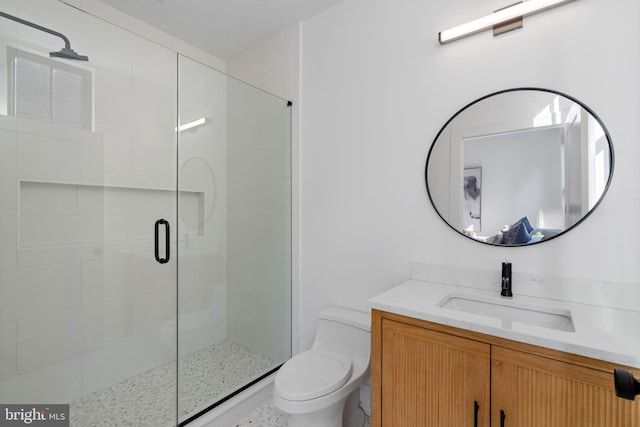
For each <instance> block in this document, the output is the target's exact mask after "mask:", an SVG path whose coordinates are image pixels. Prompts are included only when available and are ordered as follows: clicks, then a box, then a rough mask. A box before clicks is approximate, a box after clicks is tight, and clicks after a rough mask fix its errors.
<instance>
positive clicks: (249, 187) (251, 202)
mask: <svg viewBox="0 0 640 427" xmlns="http://www.w3.org/2000/svg"><path fill="white" fill-rule="evenodd" d="M261 186H262V183H261V182H259V181H253V182H247V181H232V182H231V183H230V184H229V189H228V190H229V192H228V202H229V205H228V206H229V209H228V211H229V214H230V215H256V214H257V213H258V212H259V206H260V203H261V197H262V195H261V192H262V189H261V188H260V187H261Z"/></svg>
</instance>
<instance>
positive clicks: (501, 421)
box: [500, 409, 507, 427]
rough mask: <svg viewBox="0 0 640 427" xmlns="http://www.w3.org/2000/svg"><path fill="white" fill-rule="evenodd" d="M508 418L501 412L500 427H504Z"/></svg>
mask: <svg viewBox="0 0 640 427" xmlns="http://www.w3.org/2000/svg"><path fill="white" fill-rule="evenodd" d="M505 418H507V416H506V415H505V413H504V411H503V410H502V409H501V410H500V427H504V419H505Z"/></svg>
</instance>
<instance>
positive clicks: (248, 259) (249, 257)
mask: <svg viewBox="0 0 640 427" xmlns="http://www.w3.org/2000/svg"><path fill="white" fill-rule="evenodd" d="M227 257H228V262H227V266H228V270H227V275H228V277H229V279H238V280H245V281H247V282H252V281H255V278H256V277H257V274H258V269H257V255H256V251H255V250H251V249H243V248H236V247H230V248H229V251H228V254H227Z"/></svg>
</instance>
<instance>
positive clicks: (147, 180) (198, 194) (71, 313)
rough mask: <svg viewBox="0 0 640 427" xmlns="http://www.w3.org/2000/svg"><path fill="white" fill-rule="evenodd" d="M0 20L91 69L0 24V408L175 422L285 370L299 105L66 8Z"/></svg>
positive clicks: (35, 7)
mask: <svg viewBox="0 0 640 427" xmlns="http://www.w3.org/2000/svg"><path fill="white" fill-rule="evenodd" d="M0 10H2V11H3V12H6V13H10V14H12V15H16V16H19V17H20V18H23V19H26V20H29V21H31V22H35V23H37V24H39V25H43V26H46V27H49V28H52V29H54V30H56V31H60V32H62V33H64V34H66V35H67V36H68V37H69V38H70V39H71V40H72V43H73V46H74V48H75V49H76V50H77V51H78V52H80V53H82V54H85V55H87V56H88V57H89V61H87V62H77V61H69V60H64V59H57V58H55V59H54V58H49V56H48V53H49V52H50V51H52V50H54V49H55V48H57V41H56V40H55V38H54V39H53V40H52V39H51V37H50V35H47V34H44V33H40V32H38V31H37V30H34V29H33V28H29V27H26V26H23V25H20V24H19V23H16V22H13V21H9V20H5V19H2V18H1V17H0V59H1V60H2V61H1V62H0V63H2V64H5V65H3V66H0V402H2V403H3V404H8V403H21V404H41V403H44V404H47V403H68V404H70V408H71V425H74V426H82V427H85V426H91V425H98V424H101V423H104V422H107V423H111V424H113V425H115V424H119V425H136V426H146V425H148V426H164V425H166V426H170V425H176V424H179V423H181V422H184V421H186V420H188V419H190V418H192V417H194V416H196V415H197V414H198V413H200V412H201V411H204V410H206V409H207V408H209V407H210V406H211V405H214V404H215V403H216V402H219V401H222V400H224V399H225V398H226V396H228V395H230V394H233V393H234V392H236V391H237V390H239V389H241V388H242V387H245V386H247V385H248V384H250V383H251V382H252V381H254V380H256V379H257V378H260V377H261V376H263V375H265V374H267V373H269V372H271V371H273V370H274V369H276V368H277V367H278V366H279V365H280V364H281V363H283V362H284V361H285V360H286V359H287V358H288V357H290V354H291V345H290V342H291V324H290V319H291V308H290V307H291V291H290V283H291V275H290V259H291V249H290V227H291V225H290V224H291V208H290V188H291V184H290V177H291V174H290V166H289V165H290V138H291V137H290V107H289V106H288V104H287V102H286V101H285V100H282V99H279V98H277V97H274V96H272V95H270V94H267V93H265V92H262V91H260V90H258V89H256V88H254V87H251V86H249V85H246V84H245V83H242V82H240V81H238V80H235V79H233V78H230V77H229V76H226V75H225V74H223V73H221V72H219V71H216V70H214V69H212V68H210V67H207V66H206V65H203V64H202V63H200V62H197V61H194V60H192V59H189V58H187V57H185V56H182V55H178V54H177V53H176V52H175V51H172V50H171V49H168V48H166V47H163V46H160V45H158V44H155V43H153V42H151V41H149V40H147V39H144V38H141V37H139V36H136V35H134V34H131V33H129V32H127V31H124V30H122V29H121V28H118V27H116V26H114V25H112V24H109V23H107V22H104V21H102V20H100V19H98V18H95V17H93V16H91V15H88V14H86V13H84V12H82V11H80V10H78V9H74V8H71V7H69V6H67V5H65V4H63V3H62V2H57V1H51V0H32V1H29V2H24V1H19V0H0ZM22 58H24V59H26V60H28V61H30V63H32V64H36V65H34V66H31V65H29V66H26V67H25V66H24V64H22V65H21V66H16V63H19V62H20V61H21V59H22ZM38 64H39V65H38ZM47 69H48V70H49V71H47ZM56 69H64V70H65V72H68V73H71V74H73V73H74V70H76V71H77V72H78V73H77V74H78V75H81V76H84V77H83V78H84V79H87V78H88V79H90V85H89V86H87V85H86V82H85V83H83V84H81V85H80V86H78V85H77V84H75V85H74V84H73V83H70V84H67V85H66V86H65V85H64V84H61V83H59V82H58V83H56V82H55V77H53V75H54V74H55V73H54V72H52V71H51V70H56ZM45 75H48V76H49V77H48V79H49V80H48V82H47V81H46V80H47V79H46V78H44V77H43V76H45ZM18 80H20V82H21V83H20V84H21V85H22V88H23V89H22V92H21V93H22V95H20V94H16V90H15V88H16V86H15V85H16V82H17V81H18ZM72 80H73V79H72ZM31 83H33V84H31ZM76 83H77V82H76ZM74 87H75V88H76V89H77V88H78V87H82V90H74V89H73V88H74ZM87 87H88V88H89V92H88V93H87V91H86V88H87ZM25 88H26V89H25ZM25 90H26V92H25ZM27 101H28V102H27ZM45 104H46V105H45ZM78 105H81V106H82V108H81V111H80V113H78V114H76V113H74V111H75V110H74V108H76V109H77V106H78ZM17 106H19V108H17ZM61 109H62V110H61ZM24 111H31V112H35V113H33V114H26V113H24ZM43 111H44V113H43ZM47 111H49V112H52V111H57V113H56V114H53V113H51V114H49V113H47ZM61 111H62V113H65V114H66V113H69V114H66V115H65V114H61V113H60V112H61ZM36 113H38V114H36ZM71 113H73V114H71ZM67 116H73V117H76V118H80V119H78V120H79V121H78V120H76V122H74V121H72V120H71V121H70V120H58V119H56V117H67ZM79 123H80V124H79ZM159 219H164V220H166V221H167V222H168V223H169V224H170V232H169V235H168V239H169V242H170V260H169V262H168V263H166V264H159V263H158V262H157V261H156V259H155V257H154V250H155V249H156V244H157V243H158V242H156V240H157V239H156V238H155V236H154V225H155V222H156V221H157V220H159ZM163 233H164V231H163V232H161V233H160V234H161V235H160V239H163V240H162V242H164V238H165V236H164V234H163ZM160 245H161V247H162V249H161V251H164V243H160Z"/></svg>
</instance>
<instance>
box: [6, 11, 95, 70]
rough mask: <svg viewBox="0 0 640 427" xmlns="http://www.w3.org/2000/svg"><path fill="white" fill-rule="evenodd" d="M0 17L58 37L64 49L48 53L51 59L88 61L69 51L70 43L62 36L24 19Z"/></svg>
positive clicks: (71, 50) (86, 58)
mask: <svg viewBox="0 0 640 427" xmlns="http://www.w3.org/2000/svg"><path fill="white" fill-rule="evenodd" d="M0 16H1V17H3V18H6V19H10V20H12V21H15V22H17V23H19V24H23V25H26V26H28V27H31V28H35V29H36V30H40V31H42V32H44V33H47V34H51V35H52V36H56V37H60V38H61V39H62V41H64V47H63V48H62V49H61V50H60V51H58V52H50V53H49V56H50V57H52V58H64V59H75V60H78V61H88V60H89V58H88V57H86V56H84V55H78V53H77V52H76V51H75V50H73V49H71V42H69V39H68V38H67V36H65V35H64V34H62V33H60V32H58V31H54V30H52V29H50V28H47V27H43V26H42V25H38V24H34V23H33V22H31V21H27V20H26V19H22V18H18V17H17V16H13V15H9V14H8V13H4V12H0Z"/></svg>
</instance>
